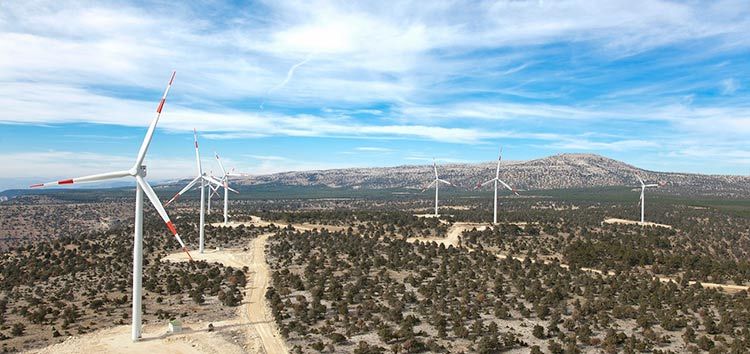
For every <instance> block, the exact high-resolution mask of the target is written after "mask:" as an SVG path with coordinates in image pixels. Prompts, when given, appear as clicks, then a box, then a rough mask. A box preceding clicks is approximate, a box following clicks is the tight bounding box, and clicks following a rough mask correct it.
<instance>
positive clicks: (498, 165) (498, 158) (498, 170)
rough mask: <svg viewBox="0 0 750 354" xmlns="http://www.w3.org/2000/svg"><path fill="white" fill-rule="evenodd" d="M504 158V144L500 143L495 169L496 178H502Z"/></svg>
mask: <svg viewBox="0 0 750 354" xmlns="http://www.w3.org/2000/svg"><path fill="white" fill-rule="evenodd" d="M502 159H503V146H502V145H500V152H499V153H498V156H497V168H496V169H495V178H500V161H501V160H502Z"/></svg>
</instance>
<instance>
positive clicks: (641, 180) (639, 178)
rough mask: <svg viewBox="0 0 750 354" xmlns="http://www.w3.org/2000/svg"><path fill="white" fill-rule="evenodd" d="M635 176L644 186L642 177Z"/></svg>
mask: <svg viewBox="0 0 750 354" xmlns="http://www.w3.org/2000/svg"><path fill="white" fill-rule="evenodd" d="M635 176H636V177H637V178H638V181H639V182H641V185H644V183H643V179H641V176H639V175H635Z"/></svg>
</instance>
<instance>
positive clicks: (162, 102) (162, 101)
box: [156, 98, 165, 113]
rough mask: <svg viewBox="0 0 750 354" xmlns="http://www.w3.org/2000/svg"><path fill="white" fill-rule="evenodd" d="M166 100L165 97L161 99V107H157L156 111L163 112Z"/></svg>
mask: <svg viewBox="0 0 750 354" xmlns="http://www.w3.org/2000/svg"><path fill="white" fill-rule="evenodd" d="M164 101H165V99H163V98H162V99H161V101H159V107H158V108H156V113H161V109H162V108H163V107H164Z"/></svg>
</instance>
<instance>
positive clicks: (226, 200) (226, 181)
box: [214, 152, 240, 226]
mask: <svg viewBox="0 0 750 354" xmlns="http://www.w3.org/2000/svg"><path fill="white" fill-rule="evenodd" d="M214 155H216V161H217V162H218V163H219V168H220V169H221V174H222V176H221V184H222V185H223V186H224V226H226V225H227V223H228V222H229V214H228V212H229V191H232V192H235V193H237V194H239V193H240V192H238V191H236V190H234V189H232V188H230V187H229V177H230V176H235V174H232V173H227V171H226V170H225V169H224V164H222V163H221V159H220V158H219V154H218V153H216V152H214Z"/></svg>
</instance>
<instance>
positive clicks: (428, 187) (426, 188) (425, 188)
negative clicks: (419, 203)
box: [420, 180, 437, 193]
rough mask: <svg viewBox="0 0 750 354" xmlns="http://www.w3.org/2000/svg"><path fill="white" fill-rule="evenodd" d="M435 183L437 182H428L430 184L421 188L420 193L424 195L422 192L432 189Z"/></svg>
mask: <svg viewBox="0 0 750 354" xmlns="http://www.w3.org/2000/svg"><path fill="white" fill-rule="evenodd" d="M435 181H437V180H434V181H432V182H430V184H428V185H427V187H424V188H422V191H421V192H420V193H424V191H426V190H428V189H430V187H432V185H433V184H435Z"/></svg>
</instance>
